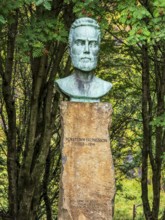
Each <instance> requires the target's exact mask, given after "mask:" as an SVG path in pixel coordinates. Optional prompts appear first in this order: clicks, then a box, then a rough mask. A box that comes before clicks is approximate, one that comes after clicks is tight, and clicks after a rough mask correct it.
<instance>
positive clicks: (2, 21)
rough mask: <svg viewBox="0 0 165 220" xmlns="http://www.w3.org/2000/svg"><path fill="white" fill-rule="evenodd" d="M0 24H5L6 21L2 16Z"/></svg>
mask: <svg viewBox="0 0 165 220" xmlns="http://www.w3.org/2000/svg"><path fill="white" fill-rule="evenodd" d="M0 23H2V24H5V23H6V20H5V19H4V17H3V16H2V15H0Z"/></svg>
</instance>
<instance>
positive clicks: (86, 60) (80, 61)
mask: <svg viewBox="0 0 165 220" xmlns="http://www.w3.org/2000/svg"><path fill="white" fill-rule="evenodd" d="M98 52H99V36H98V31H97V30H96V29H95V28H94V27H91V26H81V27H77V28H75V30H74V32H73V40H72V45H71V49H70V55H71V58H72V63H73V66H74V67H75V68H77V69H80V70H82V71H86V72H88V71H91V70H93V69H95V68H96V66H97V57H98Z"/></svg>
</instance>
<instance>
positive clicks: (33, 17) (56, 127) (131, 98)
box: [0, 0, 165, 220]
mask: <svg viewBox="0 0 165 220" xmlns="http://www.w3.org/2000/svg"><path fill="white" fill-rule="evenodd" d="M83 16H89V17H92V18H94V19H96V20H97V21H98V22H99V24H100V26H101V30H102V43H101V52H100V60H99V65H98V68H97V70H96V74H97V75H98V76H100V77H101V78H103V79H105V80H107V81H110V82H112V83H113V89H112V91H111V92H110V93H109V95H107V96H106V97H104V98H103V100H102V101H104V102H110V103H112V105H113V123H112V127H111V129H110V137H111V147H112V151H113V158H114V165H115V174H116V196H115V201H114V203H115V205H114V219H115V220H120V219H121V220H129V219H139V220H140V219H147V220H149V219H150V220H157V219H161V220H165V1H162V0H122V1H121V0H116V1H112V0H80V1H77V0H17V1H16V0H1V1H0V125H1V126H0V218H1V219H12V220H13V219H16V220H39V219H42V220H43V219H47V220H55V219H57V212H58V206H57V203H58V192H59V190H58V184H59V176H60V135H61V130H60V117H59V108H58V106H59V102H60V101H61V100H66V98H64V97H61V96H60V95H59V94H58V93H57V92H56V91H55V88H54V80H55V79H57V78H62V77H65V76H67V75H69V74H70V73H71V72H72V66H71V61H70V58H69V55H68V43H67V42H68V31H69V28H70V26H71V23H72V22H73V21H74V20H75V19H76V18H79V17H83Z"/></svg>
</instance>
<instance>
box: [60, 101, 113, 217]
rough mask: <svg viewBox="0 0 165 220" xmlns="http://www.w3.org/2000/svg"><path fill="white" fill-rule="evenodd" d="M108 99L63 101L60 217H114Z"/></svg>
mask: <svg viewBox="0 0 165 220" xmlns="http://www.w3.org/2000/svg"><path fill="white" fill-rule="evenodd" d="M111 113H112V109H111V105H110V104H108V103H76V102H62V103H61V117H62V128H63V137H62V175H61V183H60V199H59V215H58V220H111V219H112V199H113V197H114V193H115V182H114V169H113V161H112V155H111V150H110V140H109V132H108V127H109V125H110V123H111Z"/></svg>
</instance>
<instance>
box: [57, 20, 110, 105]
mask: <svg viewBox="0 0 165 220" xmlns="http://www.w3.org/2000/svg"><path fill="white" fill-rule="evenodd" d="M69 46H70V56H71V59H72V64H73V66H74V68H75V70H74V73H73V74H72V75H70V76H68V77H65V78H63V79H58V80H56V81H55V84H56V87H57V89H58V90H59V91H60V92H62V93H63V94H65V95H67V96H69V98H70V101H73V102H99V101H100V98H101V97H102V96H104V95H105V94H106V93H108V92H109V90H110V89H111V87H112V84H111V83H110V82H107V81H105V80H102V79H100V78H98V77H96V76H95V75H94V73H93V70H94V69H95V68H96V66H97V60H98V53H99V47H100V28H99V25H98V24H97V22H96V21H95V20H94V19H91V18H87V17H86V18H80V19H77V20H76V21H75V22H74V23H73V24H72V26H71V29H70V33H69Z"/></svg>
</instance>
